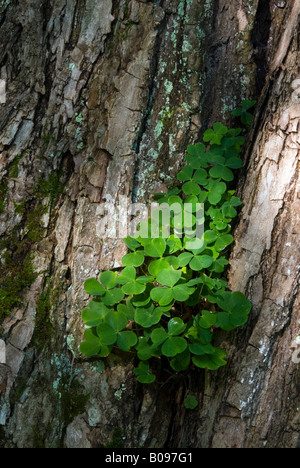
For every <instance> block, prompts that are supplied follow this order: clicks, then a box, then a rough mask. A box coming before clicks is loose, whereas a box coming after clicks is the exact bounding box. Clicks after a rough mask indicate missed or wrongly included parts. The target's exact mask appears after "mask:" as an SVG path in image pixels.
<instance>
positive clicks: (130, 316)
mask: <svg viewBox="0 0 300 468" xmlns="http://www.w3.org/2000/svg"><path fill="white" fill-rule="evenodd" d="M117 310H118V312H121V313H122V314H124V315H125V316H126V318H127V320H128V321H130V320H134V313H135V309H134V308H133V307H128V305H125V304H119V305H118V307H117Z"/></svg>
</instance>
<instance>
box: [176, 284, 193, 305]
mask: <svg viewBox="0 0 300 468" xmlns="http://www.w3.org/2000/svg"><path fill="white" fill-rule="evenodd" d="M194 292H195V289H194V288H190V287H189V286H187V285H186V284H178V285H177V286H174V288H173V297H174V299H175V300H176V301H179V302H185V301H187V300H188V299H189V297H190V296H191V295H192V294H193V293H194Z"/></svg>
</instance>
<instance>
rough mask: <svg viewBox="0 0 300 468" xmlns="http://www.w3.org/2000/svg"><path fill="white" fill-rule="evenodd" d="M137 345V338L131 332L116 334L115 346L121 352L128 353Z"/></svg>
mask: <svg viewBox="0 0 300 468" xmlns="http://www.w3.org/2000/svg"><path fill="white" fill-rule="evenodd" d="M136 344H137V336H136V334H135V333H134V332H132V331H124V332H121V333H119V334H118V338H117V345H118V346H119V348H120V349H122V350H123V351H129V350H130V349H131V348H132V347H133V346H135V345H136Z"/></svg>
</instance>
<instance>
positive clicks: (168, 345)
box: [161, 336, 188, 357]
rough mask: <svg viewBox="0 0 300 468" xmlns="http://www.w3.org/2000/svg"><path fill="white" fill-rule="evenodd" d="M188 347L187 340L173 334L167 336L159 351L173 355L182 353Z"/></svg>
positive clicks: (168, 355) (166, 354)
mask: <svg viewBox="0 0 300 468" xmlns="http://www.w3.org/2000/svg"><path fill="white" fill-rule="evenodd" d="M187 347H188V344H187V341H186V340H185V339H184V338H181V337H178V336H174V337H170V338H168V339H167V340H166V341H165V342H164V344H163V345H162V348H161V351H162V353H163V355H164V356H167V357H175V356H177V354H181V353H183V352H184V351H185V350H186V349H187Z"/></svg>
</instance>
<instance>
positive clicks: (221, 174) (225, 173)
mask: <svg viewBox="0 0 300 468" xmlns="http://www.w3.org/2000/svg"><path fill="white" fill-rule="evenodd" d="M209 175H210V176H211V177H213V178H214V179H223V180H226V182H231V181H232V180H233V179H234V175H233V172H232V171H231V170H230V169H229V168H228V167H225V166H214V167H212V168H211V169H210V171H209Z"/></svg>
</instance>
